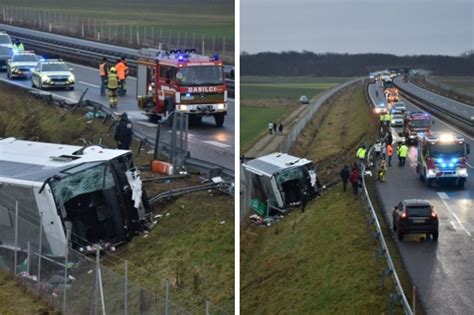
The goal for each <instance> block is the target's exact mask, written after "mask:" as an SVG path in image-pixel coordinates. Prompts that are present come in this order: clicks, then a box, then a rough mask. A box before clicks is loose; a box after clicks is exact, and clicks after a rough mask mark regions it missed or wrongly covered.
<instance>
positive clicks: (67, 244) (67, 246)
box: [63, 222, 71, 314]
mask: <svg viewBox="0 0 474 315" xmlns="http://www.w3.org/2000/svg"><path fill="white" fill-rule="evenodd" d="M67 223H68V222H66V223H65V226H66V248H65V249H66V251H65V255H66V256H65V258H64V289H63V314H67V312H66V296H67V279H68V275H67V265H68V263H69V260H68V258H69V240H70V238H71V227H70V226H69V224H67Z"/></svg>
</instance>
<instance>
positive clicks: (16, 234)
mask: <svg viewBox="0 0 474 315" xmlns="http://www.w3.org/2000/svg"><path fill="white" fill-rule="evenodd" d="M14 264H15V265H14V266H13V275H14V276H15V277H16V269H17V264H18V200H16V201H15V260H14Z"/></svg>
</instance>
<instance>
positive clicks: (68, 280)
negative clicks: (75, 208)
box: [0, 184, 229, 315]
mask: <svg viewBox="0 0 474 315" xmlns="http://www.w3.org/2000/svg"><path fill="white" fill-rule="evenodd" d="M4 186H5V184H4ZM3 188H4V187H1V188H0V197H1V199H2V202H1V205H0V241H1V242H0V268H2V269H5V270H6V271H7V272H9V273H11V274H12V275H14V276H15V278H16V279H17V280H18V281H19V282H20V283H21V284H22V285H23V286H24V287H25V288H26V290H27V291H29V292H30V293H31V294H32V295H33V296H35V297H37V298H39V299H41V300H42V301H43V302H44V303H46V304H47V305H49V306H50V307H51V308H52V309H54V310H57V311H60V312H62V313H63V314H166V315H168V314H217V315H220V314H229V312H227V311H225V310H222V309H220V308H219V307H217V306H215V305H212V304H211V303H209V301H207V300H205V299H203V303H202V307H196V306H192V305H186V307H185V308H183V307H181V306H180V305H178V304H176V303H174V302H173V301H177V300H179V301H180V304H181V305H183V304H186V301H185V300H184V299H183V298H181V297H180V293H181V292H180V288H179V287H177V286H176V285H175V284H174V283H172V282H171V281H170V280H168V279H166V278H163V279H162V281H159V282H157V283H146V284H143V283H142V282H140V283H138V282H136V281H134V280H132V279H142V278H146V277H147V276H148V271H146V270H144V269H142V268H140V267H139V266H135V265H131V264H130V263H129V262H128V261H127V260H124V259H122V258H120V257H118V256H116V255H114V254H113V253H111V252H110V247H109V250H105V248H106V246H104V245H103V244H101V245H100V246H99V245H97V244H95V245H94V244H90V245H87V246H84V247H80V248H79V247H77V246H74V248H73V247H72V246H70V245H71V244H73V243H75V242H77V238H79V236H78V235H75V234H74V233H71V231H70V229H69V228H67V226H68V225H67V224H65V226H66V230H67V232H66V233H64V232H62V235H61V233H58V231H64V230H63V226H62V225H61V224H59V225H60V226H58V224H57V222H55V220H51V219H50V218H51V215H49V214H47V213H46V212H44V213H43V212H40V213H37V212H38V211H37V210H36V211H34V209H33V210H32V208H31V206H30V205H29V204H28V201H27V200H29V199H30V198H29V197H28V196H25V197H26V198H25V199H26V201H23V199H22V201H21V202H19V201H18V200H16V199H15V198H14V196H9V194H5V193H4V192H5V191H3ZM33 197H34V196H33ZM42 211H46V210H42ZM51 211H55V210H51ZM64 234H66V235H64ZM66 240H68V241H66ZM81 241H82V243H84V242H86V240H84V239H81ZM61 252H62V254H61ZM66 253H67V254H66ZM137 273H140V274H141V277H137V276H136V274H137ZM150 278H151V277H150ZM159 286H162V288H160V287H159ZM157 292H162V294H158V293H157ZM188 304H189V303H188Z"/></svg>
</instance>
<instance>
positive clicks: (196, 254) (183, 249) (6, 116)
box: [0, 83, 234, 314]
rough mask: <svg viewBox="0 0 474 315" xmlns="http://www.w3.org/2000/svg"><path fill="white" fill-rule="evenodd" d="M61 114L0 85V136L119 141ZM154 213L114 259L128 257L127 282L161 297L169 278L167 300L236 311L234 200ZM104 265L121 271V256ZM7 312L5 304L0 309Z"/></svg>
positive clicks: (207, 200) (206, 199)
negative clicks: (144, 233)
mask: <svg viewBox="0 0 474 315" xmlns="http://www.w3.org/2000/svg"><path fill="white" fill-rule="evenodd" d="M63 114H64V110H62V109H58V108H55V107H53V106H48V105H45V104H42V103H40V102H37V101H35V100H31V99H28V97H27V94H26V93H25V92H24V91H23V90H20V89H16V88H12V87H10V86H8V85H6V84H4V83H0V137H1V138H5V137H12V136H14V137H17V138H19V139H25V140H26V139H28V140H39V141H45V142H57V143H66V144H77V145H83V142H82V141H81V140H80V139H81V138H85V139H88V140H90V141H92V142H93V143H98V139H99V138H102V144H104V145H107V146H109V147H114V146H115V144H114V141H113V139H112V138H111V132H112V130H113V129H112V130H111V131H108V125H104V124H102V122H101V121H98V120H94V121H92V122H90V123H87V122H86V120H85V118H84V117H83V114H84V112H82V111H81V110H78V111H77V113H74V114H73V113H67V114H66V115H65V116H64V117H62V115H63ZM137 145H138V142H137V141H136V142H135V141H134V143H133V145H132V151H133V152H137ZM150 159H151V157H150V155H147V154H145V151H142V152H141V153H140V155H139V156H138V157H137V156H136V155H135V157H134V160H135V164H136V165H147V164H148V163H149V161H150ZM151 175H152V174H151V173H150V172H148V171H146V170H145V171H143V172H142V176H144V177H148V176H151ZM196 184H199V178H198V176H197V175H195V176H191V177H190V178H188V179H186V180H180V181H172V182H147V183H145V184H144V187H145V189H146V191H147V193H148V195H149V196H153V195H155V194H156V193H158V192H162V191H165V190H169V189H173V188H177V187H183V186H190V185H196ZM196 200H199V202H198V203H197V202H196ZM155 213H156V214H163V218H162V219H161V220H160V222H159V223H158V224H157V225H156V227H155V228H154V229H153V230H152V231H151V232H150V233H149V235H148V237H147V238H143V237H140V236H137V237H135V238H134V239H133V240H132V241H131V242H130V243H128V244H127V245H125V246H123V247H120V248H119V249H118V252H117V257H121V258H123V259H127V260H129V261H130V264H129V279H130V281H134V282H135V283H137V284H138V285H139V286H141V287H143V288H146V289H148V290H149V291H153V292H156V293H158V294H160V295H161V296H164V293H163V288H164V281H165V280H166V279H169V280H170V281H171V284H172V287H171V289H170V300H171V301H173V302H174V303H175V304H178V305H179V306H181V307H184V308H186V309H198V310H199V311H200V312H203V309H204V306H203V305H204V301H205V300H206V299H209V300H210V302H211V303H212V304H213V305H217V306H218V307H223V308H225V309H226V310H227V311H228V312H230V313H231V312H232V311H233V303H234V302H233V299H234V292H233V289H234V224H233V220H234V219H233V218H234V200H233V199H232V198H231V197H229V196H227V195H222V194H220V193H216V192H203V193H196V194H192V195H187V196H184V197H180V198H177V199H173V200H168V201H167V202H165V203H160V204H157V205H155ZM166 213H169V215H168V216H166V215H165V214H166ZM223 221H224V223H222V224H221V222H223ZM104 263H106V264H107V266H108V267H110V268H112V269H114V270H115V271H117V272H122V273H123V262H122V261H120V260H117V259H114V260H113V261H112V257H107V256H104ZM114 263H117V266H115V265H114ZM118 264H119V265H118ZM119 290H120V288H118V289H117V292H120V291H119ZM117 294H118V295H119V293H117ZM120 301H121V299H120ZM3 312H4V309H3V308H2V304H1V303H0V314H3Z"/></svg>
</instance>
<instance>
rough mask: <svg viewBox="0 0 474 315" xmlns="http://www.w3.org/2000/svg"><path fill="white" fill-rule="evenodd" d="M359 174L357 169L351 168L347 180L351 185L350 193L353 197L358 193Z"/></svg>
mask: <svg viewBox="0 0 474 315" xmlns="http://www.w3.org/2000/svg"><path fill="white" fill-rule="evenodd" d="M360 179H361V178H360V173H359V171H358V170H357V167H353V168H352V171H351V175H350V176H349V180H350V181H351V184H352V192H353V193H354V195H357V193H358V191H359V181H360Z"/></svg>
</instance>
